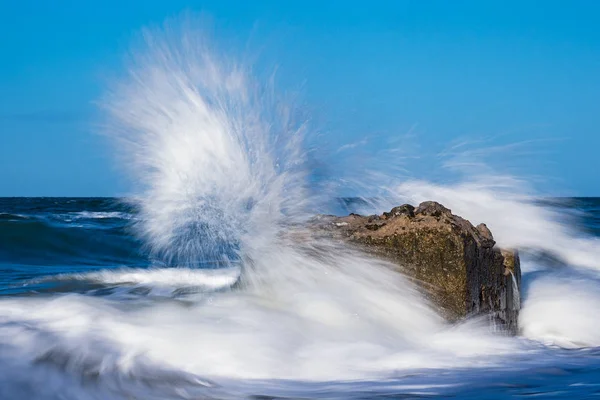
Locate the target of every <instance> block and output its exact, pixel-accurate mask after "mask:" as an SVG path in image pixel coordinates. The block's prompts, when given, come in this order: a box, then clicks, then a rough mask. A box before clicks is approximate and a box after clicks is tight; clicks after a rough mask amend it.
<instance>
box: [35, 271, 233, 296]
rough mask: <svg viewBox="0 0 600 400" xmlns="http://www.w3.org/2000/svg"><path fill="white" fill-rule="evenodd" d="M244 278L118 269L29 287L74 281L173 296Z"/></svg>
mask: <svg viewBox="0 0 600 400" xmlns="http://www.w3.org/2000/svg"><path fill="white" fill-rule="evenodd" d="M239 277H240V270H239V268H232V267H230V268H219V269H189V268H118V269H111V270H107V269H104V270H100V271H93V272H87V273H69V274H57V275H53V276H47V277H43V278H38V279H33V280H31V281H29V282H26V283H25V285H36V284H39V283H48V282H54V283H65V282H70V281H75V282H84V283H85V282H87V283H94V284H102V285H128V286H133V287H146V288H149V289H151V290H152V291H153V294H155V293H156V292H159V293H160V292H165V291H166V293H167V294H171V295H172V294H173V293H174V292H175V291H180V289H183V288H187V289H189V288H195V289H198V290H200V291H208V290H219V289H226V288H230V287H232V286H233V285H234V284H235V283H236V282H237V281H238V279H239Z"/></svg>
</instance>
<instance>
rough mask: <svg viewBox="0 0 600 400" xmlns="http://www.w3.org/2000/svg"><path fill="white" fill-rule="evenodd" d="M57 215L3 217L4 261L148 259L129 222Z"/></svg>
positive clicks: (0, 244) (0, 253)
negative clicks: (94, 222)
mask: <svg viewBox="0 0 600 400" xmlns="http://www.w3.org/2000/svg"><path fill="white" fill-rule="evenodd" d="M58 219H59V222H58V223H57V222H56V218H54V217H53V216H33V215H32V216H28V217H25V218H19V219H15V218H6V219H0V263H2V264H9V265H11V264H19V265H28V264H31V265H77V264H83V265H115V264H130V263H134V264H139V262H140V261H142V260H144V258H143V256H142V253H141V252H140V243H139V241H138V240H136V239H135V238H133V237H131V235H129V232H128V228H127V226H126V225H125V224H120V225H119V224H117V225H114V224H110V225H104V226H102V227H101V228H102V229H92V228H95V226H89V225H85V224H84V225H80V224H78V223H69V222H66V221H64V220H63V219H62V218H60V217H59V218H58Z"/></svg>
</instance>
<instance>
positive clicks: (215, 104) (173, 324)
mask: <svg viewBox="0 0 600 400" xmlns="http://www.w3.org/2000/svg"><path fill="white" fill-rule="evenodd" d="M251 59H252V57H249V56H248V55H247V54H246V53H243V54H235V49H234V47H232V46H225V47H219V46H215V45H214V44H211V43H210V42H209V40H208V39H207V38H206V35H204V34H203V29H202V27H200V28H197V27H196V25H195V24H194V23H193V22H190V19H189V18H188V19H186V18H184V19H183V21H179V20H177V19H174V20H169V21H167V22H166V23H165V25H164V26H162V27H161V26H159V27H156V26H155V27H153V28H148V29H145V30H144V31H143V32H142V33H141V35H140V38H139V40H137V41H134V44H133V45H132V48H131V50H130V51H129V52H128V57H127V60H126V62H125V65H124V66H123V68H122V71H121V70H119V71H110V72H111V73H107V74H106V76H110V77H111V78H110V79H108V82H107V83H106V84H107V87H106V90H105V94H104V95H103V96H102V97H101V98H100V99H98V100H97V101H96V102H95V104H97V105H98V107H99V114H101V115H102V116H101V117H99V118H100V121H90V125H93V126H94V127H98V130H100V132H98V133H99V134H101V135H103V136H102V137H103V138H105V139H106V141H107V143H109V144H110V146H111V147H110V148H111V149H112V150H111V152H112V153H111V156H114V157H113V158H112V159H114V166H113V168H114V170H115V171H117V172H119V173H121V174H122V175H123V177H124V180H126V181H127V182H129V183H130V188H129V189H128V190H129V191H128V193H127V194H126V195H125V196H123V197H122V198H3V199H0V399H1V400H24V399H27V400H92V399H93V400H113V399H114V400H133V399H136V400H154V399H156V400H159V399H160V400H165V399H253V400H266V399H381V400H383V399H423V398H472V399H504V398H511V397H516V398H562V399H573V398H594V397H595V396H598V395H600V200H599V199H595V198H557V197H550V198H549V197H547V195H544V194H543V193H541V192H539V191H536V190H535V187H534V186H535V185H532V184H531V183H528V182H527V180H526V179H524V177H523V176H516V175H515V173H516V172H515V171H516V170H514V169H508V170H503V169H502V168H501V167H502V165H500V166H498V165H496V166H494V160H497V159H498V158H500V159H501V161H502V164H503V165H504V164H509V163H510V162H511V160H512V156H514V154H507V155H506V156H502V157H500V155H499V152H500V151H501V149H503V148H506V149H507V151H510V150H509V149H508V147H495V148H493V149H491V150H490V149H487V150H485V149H479V150H477V151H474V150H473V149H469V151H463V153H462V154H457V153H458V152H461V151H462V150H464V146H461V145H456V144H455V145H453V146H451V149H452V151H446V152H442V153H441V154H440V155H439V156H436V157H435V160H436V161H437V162H439V161H440V160H441V161H442V162H441V163H440V164H441V165H440V168H441V169H443V171H442V170H440V171H437V172H440V173H433V174H432V176H436V177H438V179H437V180H426V179H425V177H426V176H427V175H426V174H425V173H418V172H410V171H411V169H410V166H409V165H406V164H405V162H408V161H410V160H412V159H414V158H417V156H419V157H420V156H422V155H421V154H420V153H417V154H408V155H407V154H406V151H407V149H403V148H402V146H401V143H402V141H401V140H398V138H395V137H393V135H392V137H388V138H387V139H386V140H382V141H380V145H378V146H373V145H365V144H364V143H366V142H365V141H359V142H352V141H351V140H349V143H347V144H344V145H341V146H339V147H336V146H333V145H330V144H331V143H332V142H331V141H330V140H329V139H332V138H328V135H327V132H328V131H326V130H325V131H324V130H319V129H318V127H316V126H315V124H316V123H317V122H316V121H315V120H318V118H316V119H311V118H309V117H308V116H307V114H309V112H308V110H310V109H311V108H310V107H308V106H307V105H304V104H301V105H297V104H296V102H295V96H293V95H291V94H290V93H289V92H286V91H285V90H283V91H282V90H279V89H278V87H277V82H276V81H277V80H276V79H275V78H274V77H273V74H271V73H269V71H265V72H264V73H263V72H262V71H259V68H258V67H253V66H249V65H246V62H247V61H249V60H251ZM112 72H114V73H112ZM263 78H266V79H263ZM398 106H399V108H401V105H398ZM348 118H349V119H351V118H353V116H352V115H348ZM90 134H96V132H94V133H90ZM367 134H368V132H365V135H367ZM336 138H337V139H338V141H339V140H340V138H341V139H343V138H344V134H343V133H342V134H339V135H337V136H336ZM411 140H412V141H415V140H416V139H415V138H412V139H411ZM461 143H462V142H461ZM475 143H482V142H475ZM369 149H370V150H369ZM461 149H462V150H461ZM49 151H52V150H51V149H49ZM371 152H372V153H373V154H370V153H371ZM113 153H114V154H113ZM368 153H369V154H368ZM531 154H535V153H531ZM443 157H454V158H451V159H449V160H444V159H443ZM457 157H458V158H457ZM531 161H532V162H533V161H535V160H533V159H532V160H531ZM432 165H433V164H432ZM82 168H85V166H82ZM508 172H511V174H509V173H508ZM526 175H527V174H525V176H526ZM442 176H448V179H441V178H439V177H442ZM543 180H544V179H543V178H542V177H538V178H537V180H536V181H535V183H538V182H540V181H543ZM545 182H546V183H547V184H551V183H552V182H556V181H555V180H553V179H552V177H548V179H546V180H545ZM33 189H35V188H32V190H33ZM552 193H554V194H557V193H558V194H560V193H563V191H561V189H560V187H553V188H552ZM349 196H350V197H352V198H351V199H349V198H347V197H349ZM340 198H342V199H341V200H340ZM359 199H360V200H359ZM427 200H435V201H438V202H440V203H441V204H443V205H444V206H446V207H448V208H449V209H451V210H452V212H453V213H455V214H456V215H460V216H461V217H463V218H466V219H468V220H469V221H470V222H471V223H473V225H477V224H480V223H485V224H487V226H488V227H489V229H490V230H491V232H492V233H493V235H494V239H495V241H496V243H497V246H499V247H502V248H512V249H517V250H518V251H519V253H520V256H521V268H522V280H521V281H520V283H519V281H518V280H516V279H515V281H514V282H515V283H514V284H515V285H520V287H519V293H520V303H521V309H520V314H519V333H518V335H516V336H514V335H509V334H507V332H504V331H502V330H501V329H499V328H498V327H495V326H492V325H490V324H489V323H488V319H487V318H485V316H484V317H478V316H471V317H468V318H465V319H464V320H461V321H459V322H456V323H449V322H447V321H446V320H445V319H444V318H443V317H442V315H441V312H440V310H439V309H438V308H437V307H436V306H435V305H434V304H431V303H430V301H429V299H428V298H427V296H426V295H425V294H424V293H422V291H421V290H420V289H419V287H418V285H416V284H415V282H413V281H412V280H411V279H409V277H406V276H404V275H402V274H401V273H399V272H396V270H397V268H395V267H394V266H393V265H390V264H389V263H388V262H387V261H384V260H379V259H376V258H374V257H372V256H370V255H368V254H364V253H361V252H359V251H358V250H357V249H354V248H351V247H348V246H347V245H344V244H341V243H337V242H332V241H328V240H325V239H323V238H318V237H316V236H315V235H313V234H311V231H310V229H307V223H309V222H310V221H311V220H312V218H314V217H315V215H318V214H340V215H342V214H347V213H349V212H356V213H361V214H365V215H369V214H375V213H378V214H379V213H382V212H384V211H389V210H390V209H391V208H392V207H394V206H398V205H400V204H404V203H409V204H413V205H416V204H419V203H420V202H422V201H427Z"/></svg>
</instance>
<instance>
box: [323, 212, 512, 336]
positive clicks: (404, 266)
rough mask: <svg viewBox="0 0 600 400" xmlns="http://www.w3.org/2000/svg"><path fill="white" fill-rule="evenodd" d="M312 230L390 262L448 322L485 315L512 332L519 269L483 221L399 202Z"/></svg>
mask: <svg viewBox="0 0 600 400" xmlns="http://www.w3.org/2000/svg"><path fill="white" fill-rule="evenodd" d="M317 226H318V228H319V229H318V230H319V231H320V232H322V233H324V234H325V235H328V236H329V237H332V238H337V239H341V240H344V241H348V242H351V243H353V244H355V245H357V246H359V247H361V248H362V249H363V250H364V251H367V252H369V253H371V254H374V255H376V256H379V257H383V258H386V259H389V260H391V261H393V262H394V263H395V264H397V265H398V266H399V269H400V270H401V271H402V272H404V273H405V274H406V275H408V276H409V277H411V278H414V280H415V281H416V282H418V283H419V284H420V285H421V287H423V288H424V289H425V291H426V292H427V293H428V294H429V295H430V297H431V299H432V300H433V301H434V303H436V304H437V305H439V306H440V308H441V309H442V310H443V312H444V314H445V316H446V317H447V318H448V320H450V321H457V320H459V319H461V318H464V317H466V316H472V315H479V314H486V315H489V316H490V318H491V319H492V320H493V321H495V322H498V323H499V325H501V326H502V327H504V328H505V329H506V330H507V331H509V332H511V333H516V332H517V330H518V326H517V321H518V314H519V309H520V286H521V268H520V263H519V255H518V253H517V252H516V251H511V250H500V249H498V248H497V247H496V246H495V244H496V243H495V241H494V238H493V236H492V233H491V232H490V230H489V229H488V228H487V226H486V225H485V224H480V225H478V226H477V227H474V226H473V225H472V224H471V223H470V222H469V221H467V220H465V219H463V218H461V217H459V216H456V215H454V214H452V212H451V211H450V210H449V209H447V208H446V207H444V206H443V205H441V204H439V203H436V202H432V201H428V202H424V203H421V204H420V205H419V206H418V207H417V208H416V209H415V208H414V207H413V206H411V205H409V204H405V205H402V206H399V207H394V208H393V209H392V210H391V211H390V212H386V213H383V214H382V215H372V216H360V215H357V214H351V215H349V216H346V217H328V218H322V219H320V220H319V222H318V223H317Z"/></svg>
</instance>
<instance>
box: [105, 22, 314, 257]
mask: <svg viewBox="0 0 600 400" xmlns="http://www.w3.org/2000/svg"><path fill="white" fill-rule="evenodd" d="M144 38H145V43H146V45H145V46H146V48H145V49H137V51H136V52H135V53H134V56H133V58H132V60H131V62H130V65H129V69H128V74H127V76H126V78H125V79H123V80H121V81H118V82H117V84H116V85H114V90H113V91H112V92H111V93H110V94H109V95H108V96H107V98H106V99H105V101H104V103H103V104H104V105H105V107H106V109H107V110H108V111H109V113H110V115H111V124H110V125H109V129H108V131H109V135H110V136H111V137H113V138H116V139H118V143H119V144H120V149H119V150H120V151H121V153H122V155H123V157H124V159H125V160H126V161H127V165H128V166H129V167H130V171H131V173H132V176H133V177H134V179H135V180H136V182H138V183H139V184H140V187H141V192H140V193H139V199H140V206H141V207H140V208H141V223H140V226H139V228H140V233H141V235H142V236H143V237H144V238H145V240H146V242H147V243H148V244H149V245H150V247H151V249H152V250H153V251H154V253H155V254H157V255H159V256H160V257H162V258H163V259H166V260H167V262H170V263H171V264H175V265H180V264H186V265H189V264H192V265H193V264H194V263H195V262H198V261H199V260H204V261H205V260H227V259H228V258H231V257H235V256H236V255H238V254H237V253H238V252H239V250H240V246H242V245H244V244H245V245H249V244H250V242H254V239H256V238H264V237H266V236H268V235H269V233H271V232H272V230H273V229H275V228H276V227H277V226H278V224H280V223H282V221H284V219H283V217H284V216H285V221H286V222H289V221H290V220H292V219H293V218H297V217H299V216H300V215H301V213H302V206H303V204H304V202H305V200H306V199H307V197H306V196H305V195H304V193H303V192H304V183H305V181H304V170H303V168H302V165H303V149H302V146H301V143H302V137H303V130H304V124H303V121H294V119H293V115H292V113H291V111H290V109H289V108H288V107H287V106H285V105H284V104H285V103H283V102H282V101H281V99H279V98H277V97H276V96H275V95H274V92H273V91H272V88H271V87H270V86H269V85H265V86H261V85H259V84H258V83H257V82H256V81H255V80H254V79H253V77H252V75H251V74H250V68H249V67H246V66H244V65H242V64H239V63H237V62H234V61H229V60H228V59H227V58H226V57H225V56H224V55H220V54H218V53H217V52H215V51H212V50H210V48H209V45H208V43H207V41H206V40H205V39H204V38H205V35H203V34H202V33H200V32H199V31H198V30H197V29H193V28H192V27H191V26H190V25H187V24H186V25H185V26H184V27H180V30H179V29H177V28H174V30H171V29H170V27H167V28H166V31H165V32H154V31H149V30H148V31H145V32H144ZM254 243H255V242H254ZM255 244H256V243H255Z"/></svg>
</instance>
